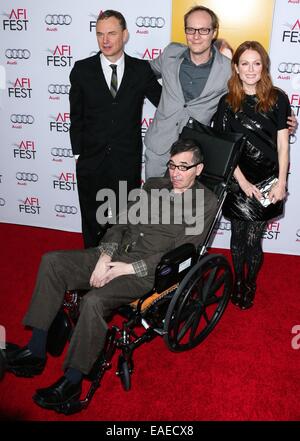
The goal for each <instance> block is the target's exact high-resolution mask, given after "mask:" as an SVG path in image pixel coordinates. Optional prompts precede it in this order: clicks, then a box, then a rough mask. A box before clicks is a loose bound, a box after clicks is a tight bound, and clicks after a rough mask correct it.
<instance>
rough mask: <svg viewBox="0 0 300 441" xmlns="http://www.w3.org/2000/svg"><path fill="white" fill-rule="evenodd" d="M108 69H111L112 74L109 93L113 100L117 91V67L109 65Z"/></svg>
mask: <svg viewBox="0 0 300 441" xmlns="http://www.w3.org/2000/svg"><path fill="white" fill-rule="evenodd" d="M110 67H111V68H112V74H111V80H110V92H111V94H112V96H113V98H114V97H115V96H116V95H117V91H118V77H117V65H116V64H110Z"/></svg>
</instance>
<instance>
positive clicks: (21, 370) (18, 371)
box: [6, 365, 44, 378]
mask: <svg viewBox="0 0 300 441" xmlns="http://www.w3.org/2000/svg"><path fill="white" fill-rule="evenodd" d="M43 370H44V367H42V368H37V367H33V366H26V367H20V366H9V365H8V366H7V368H6V371H7V372H11V373H12V374H14V375H15V376H16V377H23V378H33V377H35V376H36V375H40V374H41V373H42V372H43Z"/></svg>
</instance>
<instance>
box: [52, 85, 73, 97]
mask: <svg viewBox="0 0 300 441" xmlns="http://www.w3.org/2000/svg"><path fill="white" fill-rule="evenodd" d="M70 87H71V86H70V84H49V86H48V92H49V93H51V94H56V95H66V94H68V93H69V91H70Z"/></svg>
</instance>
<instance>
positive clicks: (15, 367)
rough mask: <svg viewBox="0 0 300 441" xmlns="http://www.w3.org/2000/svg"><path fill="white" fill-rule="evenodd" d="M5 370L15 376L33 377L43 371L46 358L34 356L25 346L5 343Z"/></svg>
mask: <svg viewBox="0 0 300 441" xmlns="http://www.w3.org/2000/svg"><path fill="white" fill-rule="evenodd" d="M4 354H5V358H6V370H7V371H8V372H12V373H13V374H15V375H16V376H17V377H29V378H31V377H34V376H35V375H39V374H41V373H42V372H43V370H44V367H45V365H46V361H47V358H40V357H36V356H35V355H33V354H32V352H31V351H30V349H28V347H27V346H24V347H23V348H20V347H19V346H17V345H15V344H13V343H7V344H6V349H5V350H4Z"/></svg>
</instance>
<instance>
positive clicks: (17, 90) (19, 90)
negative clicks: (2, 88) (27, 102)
mask: <svg viewBox="0 0 300 441" xmlns="http://www.w3.org/2000/svg"><path fill="white" fill-rule="evenodd" d="M12 84H13V86H12V87H8V89H7V91H8V96H9V98H11V97H13V98H31V92H32V88H31V81H30V78H17V79H16V80H15V82H14V83H12Z"/></svg>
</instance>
